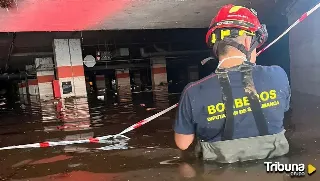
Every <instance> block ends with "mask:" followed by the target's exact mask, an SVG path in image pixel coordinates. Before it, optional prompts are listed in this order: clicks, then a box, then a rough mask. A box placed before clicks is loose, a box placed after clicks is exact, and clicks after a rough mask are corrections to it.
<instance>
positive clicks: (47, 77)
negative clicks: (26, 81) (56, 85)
mask: <svg viewBox="0 0 320 181" xmlns="http://www.w3.org/2000/svg"><path fill="white" fill-rule="evenodd" d="M37 79H38V83H47V82H52V81H53V80H54V75H43V76H38V77H37Z"/></svg>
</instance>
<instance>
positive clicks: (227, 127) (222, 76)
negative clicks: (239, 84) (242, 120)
mask: <svg viewBox="0 0 320 181" xmlns="http://www.w3.org/2000/svg"><path fill="white" fill-rule="evenodd" d="M217 75H218V79H219V82H220V86H221V90H222V101H223V102H224V103H225V111H224V112H225V115H226V119H225V123H224V128H223V129H224V130H223V131H222V135H221V140H222V141H225V140H232V139H233V132H234V116H233V96H232V89H231V86H230V80H229V76H228V73H227V72H225V73H218V74H217Z"/></svg>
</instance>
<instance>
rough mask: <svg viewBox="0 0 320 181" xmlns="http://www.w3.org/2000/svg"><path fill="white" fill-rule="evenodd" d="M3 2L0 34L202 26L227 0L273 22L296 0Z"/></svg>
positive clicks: (14, 0) (204, 25) (56, 0)
mask: <svg viewBox="0 0 320 181" xmlns="http://www.w3.org/2000/svg"><path fill="white" fill-rule="evenodd" d="M4 1H8V2H12V5H11V6H10V7H9V8H0V25H1V26H0V32H19V31H80V30H102V29H103V30H115V29H164V28H205V27H207V26H208V24H209V23H210V21H211V19H212V18H213V16H214V15H215V14H216V13H217V10H218V9H219V8H220V7H221V6H223V5H225V4H228V3H232V4H237V5H244V6H247V7H252V8H255V9H256V10H257V12H258V13H259V17H260V18H261V19H262V21H263V22H267V23H268V24H272V23H276V22H274V21H272V20H274V17H275V16H279V15H285V13H284V9H285V7H286V6H287V5H288V2H289V3H292V2H293V1H294V0H63V1H58V0H45V1H35V0H1V2H4ZM2 6H3V7H4V6H6V5H5V4H3V5H2Z"/></svg>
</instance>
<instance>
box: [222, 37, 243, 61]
mask: <svg viewBox="0 0 320 181" xmlns="http://www.w3.org/2000/svg"><path fill="white" fill-rule="evenodd" d="M244 36H245V35H243V36H238V37H236V38H229V39H230V40H233V41H235V42H238V43H240V42H241V41H242V38H245V37H246V36H245V37H244ZM241 43H242V42H241ZM231 48H235V47H232V46H229V45H226V44H225V43H223V42H221V43H219V45H218V47H217V55H218V57H219V56H223V55H226V54H227V53H228V52H229V50H230V49H231Z"/></svg>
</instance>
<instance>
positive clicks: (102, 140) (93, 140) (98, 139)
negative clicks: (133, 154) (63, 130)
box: [0, 104, 178, 150]
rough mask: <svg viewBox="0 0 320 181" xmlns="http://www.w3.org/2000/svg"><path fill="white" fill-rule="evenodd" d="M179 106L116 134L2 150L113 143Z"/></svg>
mask: <svg viewBox="0 0 320 181" xmlns="http://www.w3.org/2000/svg"><path fill="white" fill-rule="evenodd" d="M177 106H178V104H175V105H173V106H171V107H169V108H167V109H165V110H163V111H161V112H159V113H157V114H155V115H153V116H150V117H148V118H146V119H144V120H141V121H139V122H137V123H136V124H134V125H132V126H130V127H128V128H126V129H125V130H123V131H122V132H120V133H119V134H116V135H107V136H100V137H96V138H89V139H82V140H75V141H56V142H54V141H46V142H42V143H33V144H26V145H17V146H7V147H2V148H0V150H12V149H21V148H47V147H52V146H65V145H72V144H81V143H111V142H110V141H108V140H106V139H110V138H116V137H120V138H125V139H130V138H128V137H126V136H124V135H123V134H125V133H128V132H130V131H132V130H134V129H137V128H139V127H141V126H142V125H144V124H146V123H148V122H150V121H152V120H154V119H156V118H158V117H160V116H161V115H163V114H165V113H167V112H169V111H171V110H172V109H174V108H176V107H177Z"/></svg>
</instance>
